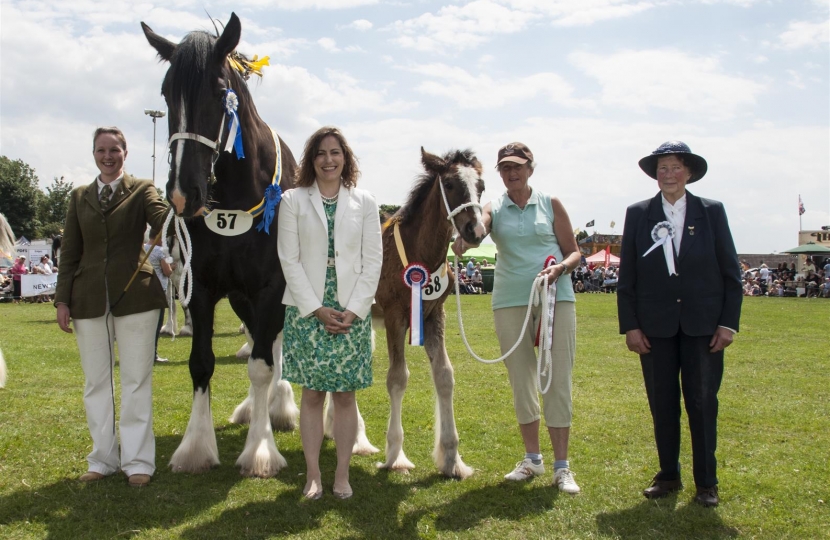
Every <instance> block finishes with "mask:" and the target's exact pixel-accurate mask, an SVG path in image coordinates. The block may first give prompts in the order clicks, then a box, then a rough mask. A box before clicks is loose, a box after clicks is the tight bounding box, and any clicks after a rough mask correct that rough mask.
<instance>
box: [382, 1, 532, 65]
mask: <svg viewBox="0 0 830 540" xmlns="http://www.w3.org/2000/svg"><path fill="white" fill-rule="evenodd" d="M535 18H537V16H536V15H534V14H532V13H528V12H524V11H517V10H511V9H509V8H507V7H505V6H502V5H500V4H498V3H497V2H494V1H492V0H474V1H473V2H469V3H466V4H464V5H461V6H456V5H451V6H444V7H442V8H441V9H440V10H438V12H437V13H436V14H432V13H424V14H423V15H421V16H419V17H416V18H414V19H409V20H406V21H400V20H399V21H396V22H394V23H393V24H392V25H390V26H389V27H387V29H388V30H391V31H393V32H394V33H396V34H398V36H397V37H396V38H393V40H392V41H393V42H395V43H397V44H399V45H400V46H402V47H405V48H409V49H416V50H420V51H433V52H453V51H460V50H464V49H471V48H474V47H476V46H478V45H480V44H482V43H484V42H485V41H488V40H489V39H490V38H491V36H493V35H494V34H512V33H515V32H520V31H521V30H522V29H524V28H525V27H526V26H527V25H528V24H529V23H530V22H531V21H532V20H534V19H535Z"/></svg>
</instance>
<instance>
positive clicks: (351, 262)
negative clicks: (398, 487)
mask: <svg viewBox="0 0 830 540" xmlns="http://www.w3.org/2000/svg"><path fill="white" fill-rule="evenodd" d="M359 175H360V172H359V171H358V168H357V159H356V158H355V157H354V153H353V152H352V150H351V148H350V147H349V145H348V143H347V142H346V139H345V138H344V137H343V135H342V134H341V133H340V131H339V130H338V129H337V128H333V127H323V128H320V129H319V130H317V132H315V133H314V135H312V136H311V138H310V139H309V140H308V141H307V142H306V145H305V149H304V151H303V157H302V159H301V162H300V166H299V168H298V170H297V186H298V187H297V188H295V189H292V190H289V191H288V192H286V193H285V195H284V196H283V199H282V202H281V203H280V209H279V237H278V252H279V256H280V262H281V264H282V270H283V273H284V274H285V280H286V283H287V287H286V289H285V295H284V296H283V303H284V304H285V305H286V312H285V327H284V334H283V339H284V341H283V377H284V378H285V379H286V380H288V381H291V382H293V383H296V384H299V385H301V386H302V387H303V392H302V400H301V404H300V436H301V438H302V441H303V453H304V454H305V459H306V467H307V474H306V485H305V489H304V490H303V495H304V496H305V497H307V498H309V499H319V498H320V497H321V496H322V495H323V489H322V481H321V474H320V465H319V457H320V447H321V445H322V442H323V403H324V400H325V396H326V392H332V399H333V402H334V425H335V428H334V440H335V444H336V446H337V470H336V471H335V475H334V488H333V492H334V495H335V496H336V497H338V498H341V499H346V498H349V497H351V496H352V488H351V486H350V485H349V462H350V461H351V456H352V447H353V446H354V442H355V434H356V433H357V406H356V404H355V391H356V390H359V389H361V388H366V387H368V386H371V384H372V321H371V313H370V312H371V308H372V300H373V298H374V296H375V290H376V289H377V286H378V281H379V280H380V268H381V263H382V260H383V248H382V246H381V239H380V218H379V216H378V206H377V203H376V202H375V199H374V198H373V197H372V195H370V194H369V193H368V192H366V191H363V190H360V189H357V187H356V185H357V177H358V176H359Z"/></svg>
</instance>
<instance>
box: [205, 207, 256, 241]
mask: <svg viewBox="0 0 830 540" xmlns="http://www.w3.org/2000/svg"><path fill="white" fill-rule="evenodd" d="M205 224H206V225H207V226H208V229H210V230H211V231H213V232H215V233H216V234H221V235H222V236H238V235H240V234H243V233H246V232H248V231H249V230H250V229H251V227H252V226H253V224H254V217H253V216H252V215H251V214H249V213H248V212H245V211H244V210H214V211H213V212H211V213H210V214H208V215H207V216H205Z"/></svg>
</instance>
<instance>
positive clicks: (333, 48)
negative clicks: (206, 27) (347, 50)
mask: <svg viewBox="0 0 830 540" xmlns="http://www.w3.org/2000/svg"><path fill="white" fill-rule="evenodd" d="M317 45H319V46H320V47H321V48H322V49H323V50H325V51H328V52H340V49H339V48H338V47H337V42H336V41H334V40H333V39H331V38H325V37H324V38H320V39H318V40H317Z"/></svg>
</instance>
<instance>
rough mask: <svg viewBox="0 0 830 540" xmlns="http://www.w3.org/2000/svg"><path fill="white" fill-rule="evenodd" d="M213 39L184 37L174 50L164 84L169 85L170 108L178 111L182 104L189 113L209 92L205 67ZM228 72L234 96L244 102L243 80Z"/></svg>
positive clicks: (193, 34)
mask: <svg viewBox="0 0 830 540" xmlns="http://www.w3.org/2000/svg"><path fill="white" fill-rule="evenodd" d="M216 39H217V38H216V36H212V35H210V34H208V33H207V32H204V31H201V30H197V31H195V32H190V33H189V34H187V35H186V36H185V37H184V38H183V39H182V41H181V43H179V45H178V46H177V47H176V51H175V53H174V54H173V58H172V59H171V60H172V61H171V62H170V71H169V74H168V76H169V77H170V79H169V81H168V82H169V83H171V84H172V85H173V86H172V88H171V89H170V94H171V102H172V103H171V105H173V106H175V107H179V106H180V104H181V103H182V102H183V101H184V103H185V107H186V108H187V109H190V110H193V109H194V108H195V107H196V105H197V104H198V103H199V102H200V100H201V99H203V96H202V93H203V92H209V91H210V90H211V88H213V85H212V84H211V83H212V82H213V81H210V80H209V78H210V76H211V75H210V70H209V67H210V65H211V64H210V63H211V62H212V61H213V54H214V52H213V50H214V45H215V43H216ZM229 72H230V74H231V75H230V76H231V78H232V87H233V90H234V92H236V93H237V94H239V95H240V97H243V98H245V99H243V100H241V101H247V98H249V97H250V93H249V92H248V85H247V84H246V83H245V80H244V79H243V78H242V76H241V75H240V74H239V73H237V72H236V71H235V70H234V69H230V70H229ZM205 97H207V96H205Z"/></svg>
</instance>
